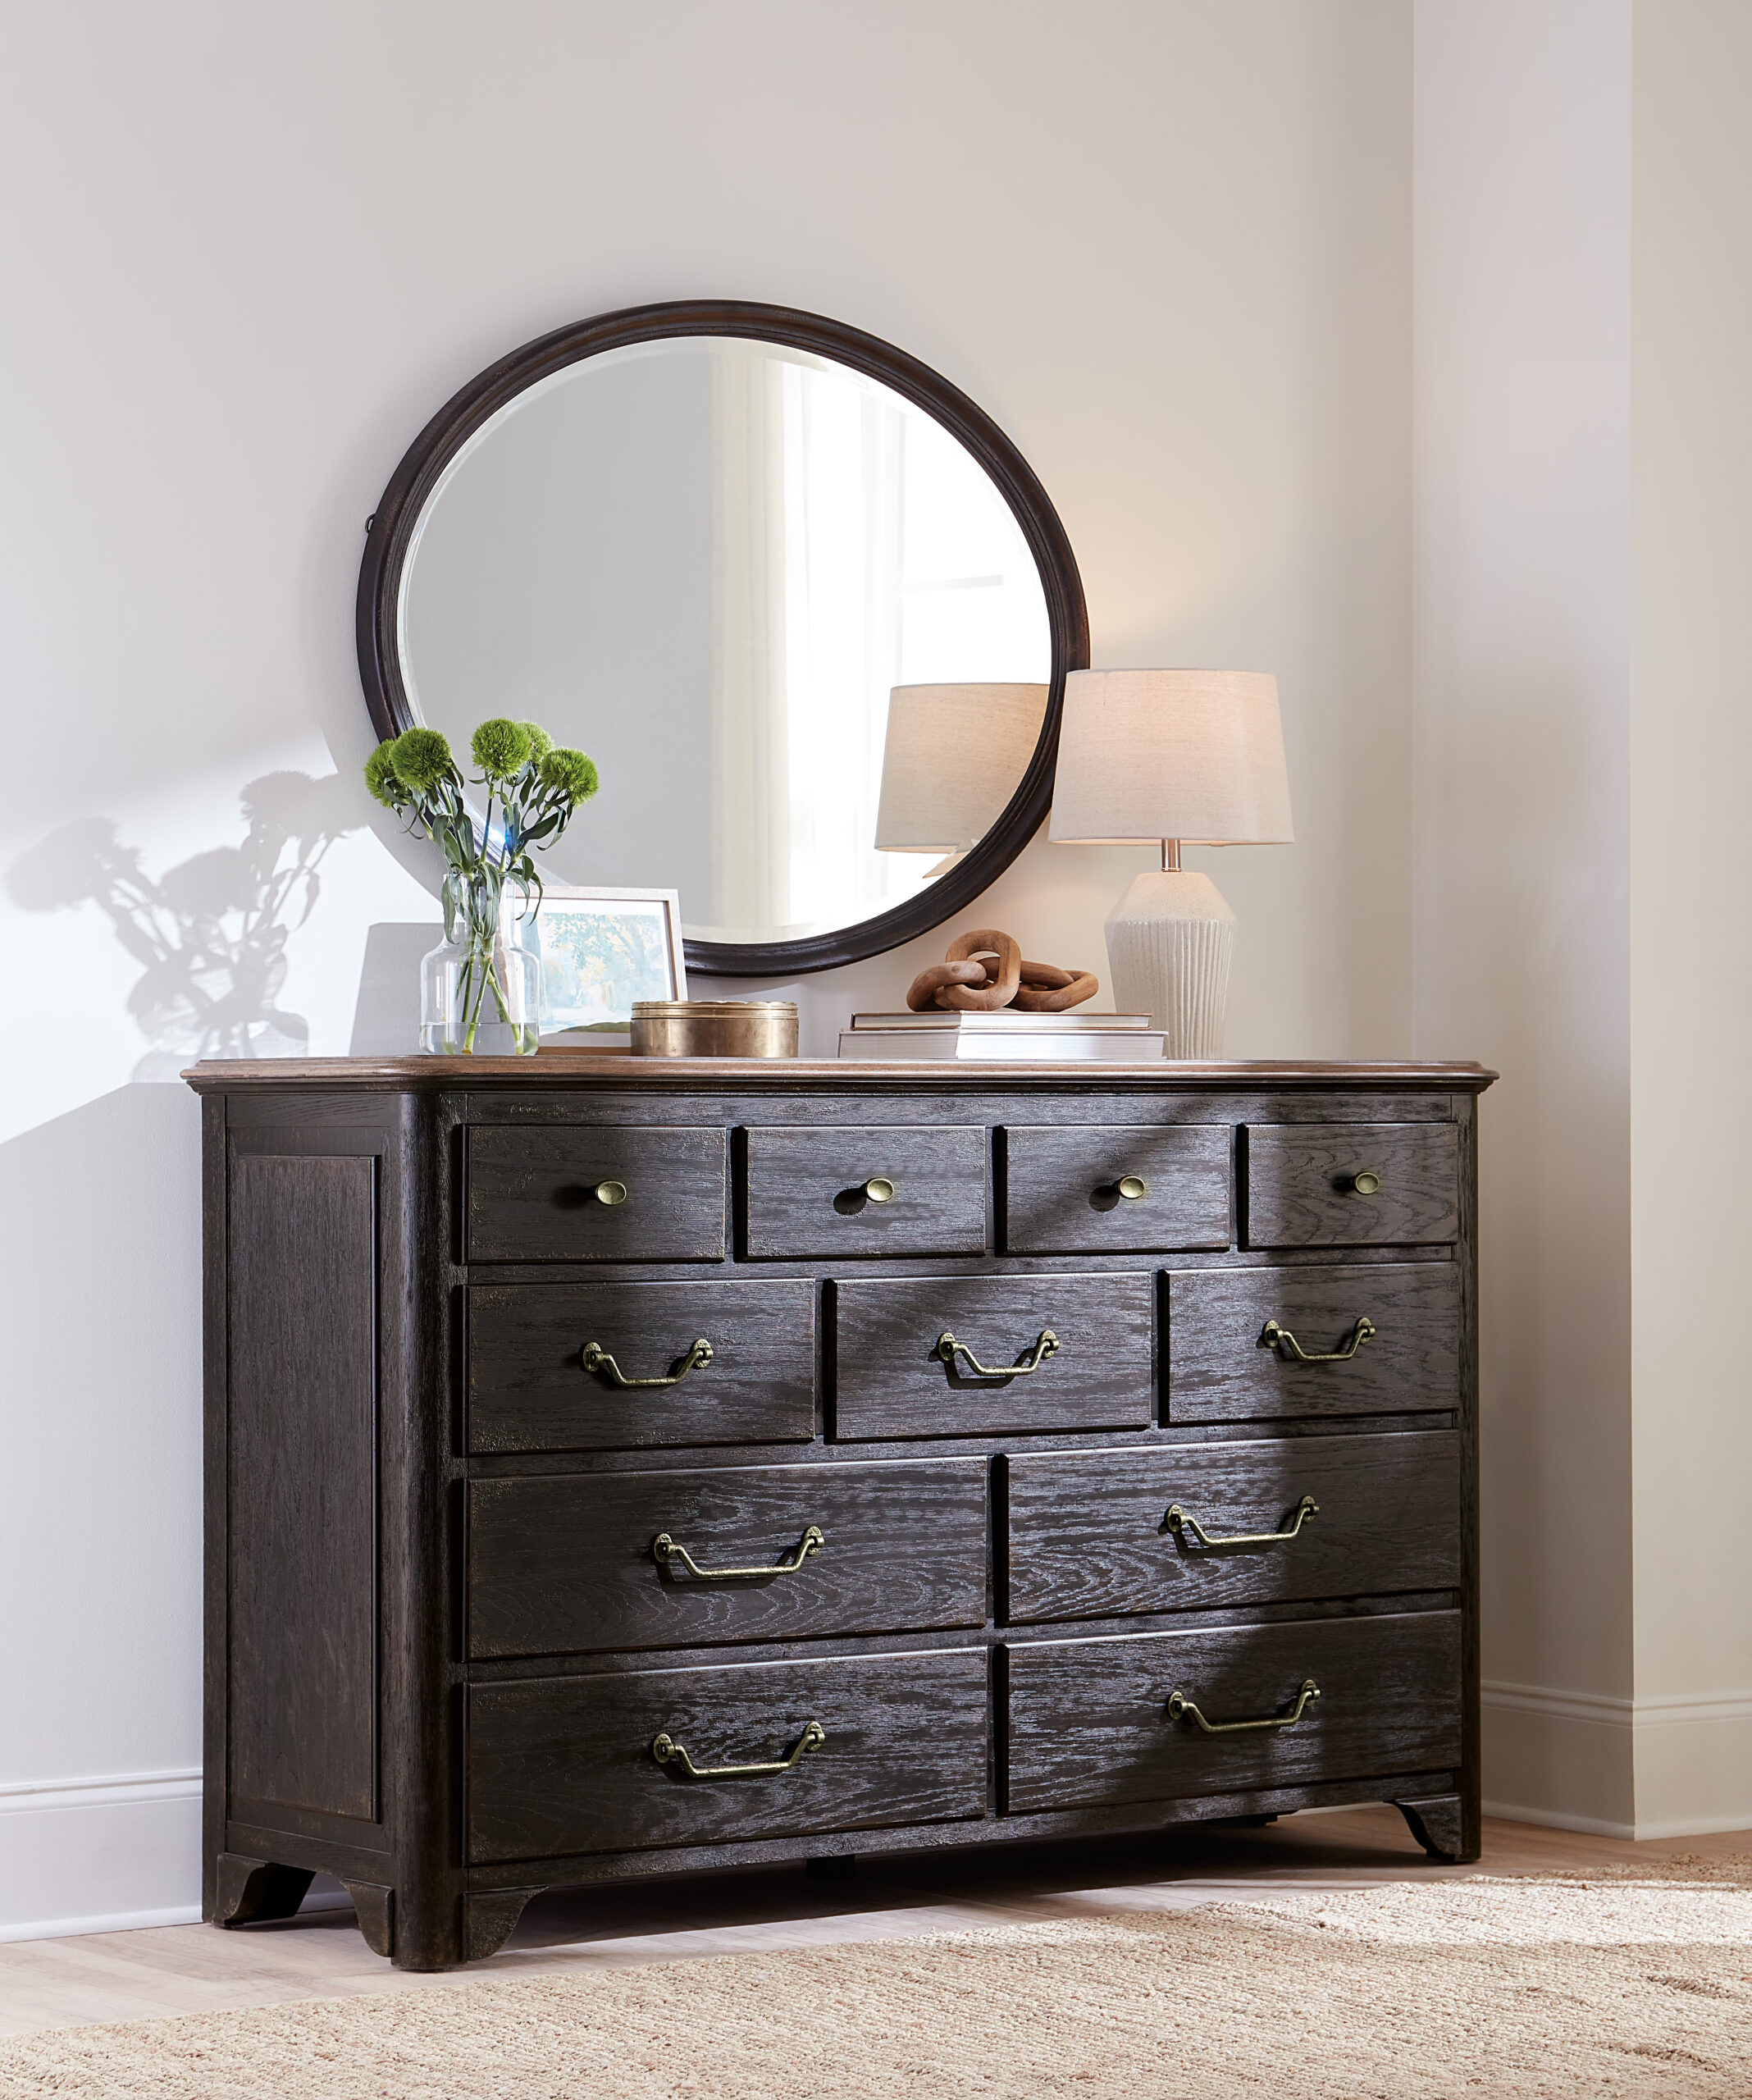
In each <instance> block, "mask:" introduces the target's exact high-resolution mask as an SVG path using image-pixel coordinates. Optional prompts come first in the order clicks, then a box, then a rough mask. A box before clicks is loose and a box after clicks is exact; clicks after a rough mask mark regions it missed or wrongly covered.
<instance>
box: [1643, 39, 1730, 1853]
mask: <svg viewBox="0 0 1752 2100" xmlns="http://www.w3.org/2000/svg"><path fill="white" fill-rule="evenodd" d="M1749 94H1752V10H1748V9H1747V8H1746V7H1745V6H1744V5H1742V4H1741V0H1657V4H1646V3H1645V4H1641V5H1639V6H1638V7H1637V10H1636V118H1635V134H1634V138H1635V162H1634V166H1635V192H1634V198H1635V203H1634V217H1633V230H1634V243H1635V250H1634V252H1635V258H1636V291H1635V304H1634V310H1633V312H1634V318H1633V326H1634V331H1635V336H1634V340H1635V359H1636V363H1635V372H1636V414H1635V418H1634V426H1635V443H1634V450H1633V454H1632V465H1633V473H1634V483H1633V491H1634V521H1635V525H1634V532H1635V536H1634V546H1635V555H1636V586H1635V590H1634V593H1633V596H1632V601H1631V602H1632V610H1633V620H1632V630H1631V637H1632V654H1631V809H1630V817H1631V829H1630V851H1631V1071H1632V1075H1633V1080H1634V1086H1635V1094H1634V1104H1633V1109H1632V1114H1631V1258H1632V1276H1633V1280H1634V1281H1633V1286H1632V1299H1631V1304H1632V1319H1633V1326H1634V1335H1635V1340H1634V1344H1633V1354H1632V1361H1633V1363H1634V1367H1635V1379H1636V1410H1635V1429H1634V1449H1635V1458H1636V1817H1637V1822H1638V1824H1639V1826H1640V1827H1642V1828H1649V1829H1653V1830H1661V1829H1665V1828H1674V1827H1677V1828H1684V1829H1687V1830H1695V1829H1700V1828H1709V1827H1710V1826H1712V1825H1713V1827H1715V1828H1741V1827H1744V1826H1745V1825H1746V1824H1749V1823H1752V1524H1749V1523H1748V1520H1747V1505H1748V1489H1749V1486H1752V1351H1749V1350H1748V1349H1745V1347H1744V1346H1742V1345H1741V1341H1740V1339H1739V1335H1738V1330H1739V1327H1740V1326H1741V1319H1742V1308H1743V1307H1744V1306H1745V1303H1746V1300H1747V1297H1748V1291H1749V1285H1748V1281H1747V1280H1748V1276H1749V1273H1752V1204H1749V1203H1748V1200H1747V1190H1748V1189H1749V1188H1752V1135H1749V1134H1748V1129H1747V1125H1746V1119H1745V1113H1744V1110H1743V1107H1742V1103H1743V1098H1744V1095H1745V1084H1746V1080H1747V1076H1748V1072H1749V1069H1752V1059H1749V1055H1748V1043H1749V1039H1752V872H1749V868H1752V863H1749V859H1748V850H1747V838H1746V826H1745V797H1746V785H1747V782H1748V781H1749V780H1752V244H1749V242H1748V238H1747V231H1746V212H1747V200H1748V199H1749V198H1752V129H1749V127H1748V125H1747V121H1746V108H1747V102H1748V97H1749Z"/></svg>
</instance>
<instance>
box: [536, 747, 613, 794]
mask: <svg viewBox="0 0 1752 2100" xmlns="http://www.w3.org/2000/svg"><path fill="white" fill-rule="evenodd" d="M541 784H542V786H543V787H544V788H553V789H554V791H555V792H557V793H559V794H562V795H564V796H565V797H567V798H568V801H570V802H571V804H572V806H573V809H576V808H577V806H578V804H579V803H580V802H587V801H589V800H590V798H591V796H592V795H594V794H595V792H596V790H597V789H598V788H600V786H601V785H602V782H601V779H600V776H599V775H598V774H597V771H596V761H595V759H593V758H586V756H584V754H583V752H582V751H568V749H567V747H566V746H564V745H563V744H556V745H555V746H554V748H553V750H552V751H548V752H546V753H545V755H544V756H543V758H542V760H541Z"/></svg>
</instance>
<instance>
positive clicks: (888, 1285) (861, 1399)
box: [834, 1275, 1156, 1441]
mask: <svg viewBox="0 0 1752 2100" xmlns="http://www.w3.org/2000/svg"><path fill="white" fill-rule="evenodd" d="M834 1299H835V1313H834V1354H835V1362H836V1366H837V1368H836V1373H835V1376H836V1390H835V1400H834V1427H835V1434H836V1436H838V1437H840V1438H842V1439H846V1440H851V1441H860V1440H865V1439H867V1438H876V1437H884V1436H989V1435H991V1434H992V1433H993V1432H995V1431H1011V1430H1015V1431H1026V1430H1030V1429H1070V1430H1076V1429H1097V1428H1100V1429H1113V1428H1125V1427H1145V1426H1146V1425H1147V1424H1148V1422H1150V1420H1151V1418H1152V1413H1153V1410H1154V1370H1153V1346H1152V1334H1153V1330H1154V1326H1155V1299H1156V1280H1155V1278H1154V1277H1153V1276H1071V1275H1059V1276H957V1277H936V1276H909V1277H905V1278H897V1279H895V1280H893V1281H879V1282H878V1281H871V1282H865V1281H861V1280H860V1281H855V1282H842V1283H841V1284H839V1285H837V1289H836V1290H835V1293H834ZM1045 1327H1050V1328H1051V1329H1052V1331H1053V1333H1054V1334H1056V1335H1057V1336H1058V1339H1059V1349H1058V1352H1057V1354H1055V1355H1053V1356H1052V1357H1049V1358H1047V1360H1046V1361H1045V1362H1044V1363H1042V1365H1041V1366H1040V1367H1039V1369H1038V1370H1037V1371H1033V1372H1028V1373H1027V1374H1025V1375H1024V1376H1020V1377H1015V1378H1009V1379H998V1378H992V1379H987V1378H978V1377H974V1376H973V1375H972V1374H971V1373H970V1372H969V1371H968V1370H967V1369H966V1367H965V1364H963V1363H957V1364H956V1366H954V1367H951V1366H950V1365H948V1364H946V1363H942V1362H941V1361H939V1360H938V1358H937V1357H936V1355H935V1354H934V1352H935V1350H936V1347H937V1342H938V1336H939V1335H942V1334H943V1333H945V1332H946V1331H947V1332H949V1333H952V1334H953V1335H955V1337H956V1340H957V1341H960V1342H965V1344H967V1346H968V1348H969V1349H971V1350H972V1351H973V1353H974V1358H976V1360H977V1361H978V1362H979V1363H982V1364H984V1365H986V1366H988V1367H992V1368H995V1367H997V1366H999V1365H1001V1364H1010V1363H1015V1362H1016V1361H1017V1360H1018V1358H1020V1357H1021V1356H1022V1355H1023V1354H1024V1352H1026V1351H1027V1350H1029V1349H1031V1348H1032V1347H1033V1344H1034V1342H1035V1341H1036V1340H1037V1338H1038V1335H1039V1334H1040V1332H1041V1331H1042V1329H1043V1328H1045Z"/></svg>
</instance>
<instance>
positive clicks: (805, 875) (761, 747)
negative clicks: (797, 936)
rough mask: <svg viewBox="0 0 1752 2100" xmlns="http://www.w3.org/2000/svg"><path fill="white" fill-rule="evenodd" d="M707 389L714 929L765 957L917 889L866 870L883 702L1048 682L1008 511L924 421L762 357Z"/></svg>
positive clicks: (1042, 612)
mask: <svg viewBox="0 0 1752 2100" xmlns="http://www.w3.org/2000/svg"><path fill="white" fill-rule="evenodd" d="M724 347H726V348H728V347H729V346H724ZM718 374H719V377H718V384H717V399H716V404H715V411H714V429H715V431H716V436H717V443H716V446H715V451H716V455H717V473H716V476H715V485H716V491H717V495H716V512H717V517H716V532H715V535H714V540H715V547H716V553H715V557H714V572H715V574H714V605H715V615H716V617H715V622H714V624H715V628H716V634H715V641H716V645H717V646H716V648H715V651H714V655H715V656H716V659H717V663H718V667H719V668H718V674H717V675H718V682H719V691H718V693H717V695H716V704H715V705H714V737H713V744H714V751H713V761H714V762H713V775H714V790H715V792H714V797H713V806H714V823H715V824H716V831H715V833H714V841H713V856H712V857H713V869H714V890H715V892H716V896H715V898H714V904H715V907H716V908H715V911H714V914H713V916H714V918H716V919H717V920H718V921H719V924H721V925H722V926H723V927H724V928H726V929H737V928H748V929H762V930H763V931H764V934H765V937H766V938H773V937H774V936H775V934H778V932H779V931H780V930H781V929H783V930H784V931H788V932H796V931H801V930H802V929H805V928H807V927H809V926H811V925H819V924H842V923H844V922H845V921H846V920H854V919H857V918H861V917H867V916H868V915H870V914H871V913H873V912H875V911H882V910H883V909H885V908H886V907H887V906H889V905H891V904H893V903H896V902H899V901H900V899H901V898H902V897H906V896H908V895H910V894H911V893H912V892H914V891H915V889H916V888H918V887H919V883H921V882H922V881H923V880H924V879H925V878H926V874H927V872H928V871H927V870H925V869H924V868H922V867H921V866H920V865H919V864H918V863H917V862H916V861H907V860H906V859H903V858H901V856H895V855H892V854H881V853H878V852H877V851H875V849H874V841H875V831H876V809H877V802H878V795H879V790H880V786H881V779H882V756H883V734H884V731H885V729H886V727H887V706H888V694H889V691H890V689H891V688H892V687H894V686H897V685H901V684H924V683H954V682H956V681H960V680H968V679H1016V680H1026V679H1037V680H1043V679H1044V678H1046V676H1047V665H1048V661H1049V646H1048V641H1047V618H1046V607H1045V604H1044V601H1043V597H1042V594H1041V590H1040V584H1039V579H1038V575H1037V573H1036V571H1035V568H1034V564H1033V559H1032V557H1031V556H1030V555H1029V551H1028V548H1027V545H1026V543H1025V541H1024V540H1023V538H1022V536H1021V533H1020V531H1019V529H1018V528H1017V526H1016V523H1015V519H1014V518H1012V517H1011V514H1010V511H1009V509H1008V507H1007V506H1006V504H1005V503H1004V501H1003V500H1002V498H1001V496H1000V495H998V493H997V491H996V489H994V488H993V487H992V485H991V483H990V482H988V480H987V479H986V477H985V475H984V474H983V472H982V471H981V470H980V469H979V467H977V466H976V465H975V464H974V461H973V460H972V459H970V457H969V455H968V454H966V453H965V451H963V450H962V449H961V447H960V445H958V444H957V443H956V441H955V440H954V439H953V438H951V436H949V435H948V433H947V431H944V430H942V428H941V427H939V426H938V424H937V423H935V422H933V421H932V419H931V418H930V417H928V415H926V414H924V412H923V411H921V410H919V409H914V408H912V407H911V406H910V404H907V403H906V402H905V401H903V400H902V399H901V398H900V397H899V396H898V395H895V394H892V393H891V392H890V391H889V390H887V388H886V387H883V386H878V385H877V384H876V383H875V382H874V381H867V380H862V379H859V378H857V377H855V375H853V374H851V373H848V372H846V371H845V369H844V368H841V367H831V366H818V365H816V364H815V363H812V362H811V361H810V360H808V359H806V358H796V359H795V360H791V359H784V360H781V359H778V358H775V357H774V356H773V353H772V351H771V349H770V348H769V347H767V346H759V347H756V346H754V345H749V346H746V349H744V350H743V352H742V354H741V355H734V354H732V355H731V356H728V357H726V358H723V359H722V360H721V361H720V363H719V366H718Z"/></svg>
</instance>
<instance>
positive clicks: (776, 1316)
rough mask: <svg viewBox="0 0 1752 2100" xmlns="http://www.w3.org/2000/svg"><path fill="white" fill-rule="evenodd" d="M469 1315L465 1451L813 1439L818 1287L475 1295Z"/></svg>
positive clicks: (498, 1287)
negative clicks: (703, 1349)
mask: <svg viewBox="0 0 1752 2100" xmlns="http://www.w3.org/2000/svg"><path fill="white" fill-rule="evenodd" d="M701 1341H703V1342H705V1343H707V1344H709V1347H710V1350H711V1355H710V1359H709V1361H701V1360H700V1352H698V1351H696V1349H695V1347H694V1344H696V1342H701ZM592 1344H594V1345H595V1346H594V1348H592V1346H591V1345H592ZM586 1360H587V1361H588V1363H589V1364H590V1366H591V1367H590V1368H588V1369H586ZM690 1363H691V1367H689V1366H690ZM678 1373H679V1374H681V1375H680V1376H678V1375H677V1374H678ZM653 1379H662V1380H667V1381H670V1382H668V1383H666V1384H663V1385H655V1386H652V1385H641V1384H640V1383H638V1382H637V1381H642V1380H653ZM620 1381H630V1382H627V1383H624V1384H623V1383H622V1382H620ZM814 1433H815V1288H814V1285H813V1284H811V1283H807V1282H801V1281H800V1282H791V1281H784V1282H780V1281H771V1282H766V1283H720V1282H718V1281H711V1282H707V1281H705V1280H703V1279H702V1280H701V1281H700V1282H698V1283H575V1284H574V1283H513V1284H477V1285H474V1286H473V1287H472V1289H471V1290H469V1292H468V1448H469V1449H470V1450H471V1451H480V1452H487V1451H595V1450H615V1449H622V1450H624V1449H636V1448H637V1447H639V1446H641V1445H647V1444H659V1445H660V1444H770V1443H789V1442H796V1441H802V1442H807V1441H808V1440H809V1439H810V1437H811V1436H814Z"/></svg>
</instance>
